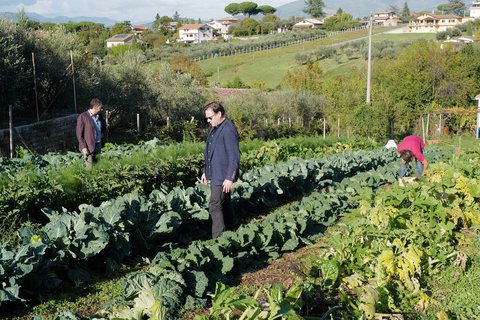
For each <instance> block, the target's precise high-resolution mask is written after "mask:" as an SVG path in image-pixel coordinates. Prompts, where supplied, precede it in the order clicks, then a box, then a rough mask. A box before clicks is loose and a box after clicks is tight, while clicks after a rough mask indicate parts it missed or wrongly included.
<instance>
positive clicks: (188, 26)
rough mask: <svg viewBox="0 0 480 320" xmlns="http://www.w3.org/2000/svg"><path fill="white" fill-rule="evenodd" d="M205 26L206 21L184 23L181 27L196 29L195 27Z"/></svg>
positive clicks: (183, 28)
mask: <svg viewBox="0 0 480 320" xmlns="http://www.w3.org/2000/svg"><path fill="white" fill-rule="evenodd" d="M203 26H205V24H204V23H195V24H184V25H183V26H181V27H180V28H179V29H180V30H195V29H200V28H201V27H203Z"/></svg>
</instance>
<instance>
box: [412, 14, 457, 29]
mask: <svg viewBox="0 0 480 320" xmlns="http://www.w3.org/2000/svg"><path fill="white" fill-rule="evenodd" d="M462 23H463V21H462V17H459V16H455V15H437V14H424V15H421V16H419V17H417V18H414V19H412V20H410V21H409V22H408V26H407V31H408V32H422V33H431V32H434V33H436V32H440V31H446V30H447V29H450V28H454V27H456V26H458V25H461V24H462Z"/></svg>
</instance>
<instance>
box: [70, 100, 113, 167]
mask: <svg viewBox="0 0 480 320" xmlns="http://www.w3.org/2000/svg"><path fill="white" fill-rule="evenodd" d="M102 107H103V104H102V101H100V100H99V99H96V98H94V99H92V100H91V101H90V108H89V109H88V110H87V111H85V112H83V113H81V114H80V115H79V116H78V118H77V140H78V149H79V150H80V151H81V152H82V154H83V158H84V160H85V166H86V168H87V169H91V168H92V165H93V163H94V162H95V161H96V155H97V154H99V153H100V152H101V150H102V134H103V133H104V132H105V130H106V126H105V123H104V122H103V119H102V117H101V114H100V112H101V111H102Z"/></svg>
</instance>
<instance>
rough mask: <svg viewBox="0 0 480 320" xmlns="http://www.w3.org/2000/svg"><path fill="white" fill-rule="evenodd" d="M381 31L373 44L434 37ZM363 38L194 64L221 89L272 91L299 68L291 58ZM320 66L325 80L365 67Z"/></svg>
mask: <svg viewBox="0 0 480 320" xmlns="http://www.w3.org/2000/svg"><path fill="white" fill-rule="evenodd" d="M383 31H385V29H381V28H379V29H377V30H374V33H375V34H374V38H373V40H374V42H376V41H383V40H386V39H389V40H393V41H408V40H415V39H419V38H424V39H432V38H434V37H435V35H434V34H403V33H391V34H385V33H383ZM367 36H368V30H360V31H355V32H349V33H344V34H339V35H336V36H333V37H330V38H327V39H321V40H318V41H313V42H310V43H304V44H298V45H293V46H289V47H284V48H277V49H272V50H266V51H260V52H254V53H247V54H241V55H236V56H232V57H221V58H216V59H210V60H205V61H201V62H199V63H198V64H199V66H200V68H201V69H202V71H203V72H205V73H206V74H207V75H208V81H209V82H210V83H214V82H219V83H220V85H221V86H225V85H226V84H227V82H228V81H232V80H233V79H235V78H236V77H239V78H240V79H241V80H242V81H243V82H244V83H246V84H252V83H253V82H254V81H261V82H263V83H265V85H266V86H267V88H269V89H275V88H277V87H278V85H279V84H280V83H281V81H282V79H283V78H284V76H285V75H286V73H287V71H288V70H290V69H292V68H296V67H298V66H299V65H298V63H297V62H296V61H295V55H297V54H298V53H299V52H309V51H313V50H315V49H316V48H317V47H319V46H325V45H332V44H338V43H342V42H347V41H352V40H357V39H362V38H363V39H366V38H367ZM321 63H322V68H323V69H324V71H325V73H326V75H327V76H331V75H336V74H341V73H344V72H346V71H348V69H349V68H351V67H352V66H353V65H356V64H364V65H366V64H365V62H364V61H361V60H350V61H346V62H344V61H341V62H340V63H337V62H336V61H335V60H333V59H326V60H323V61H322V62H321Z"/></svg>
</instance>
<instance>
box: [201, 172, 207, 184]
mask: <svg viewBox="0 0 480 320" xmlns="http://www.w3.org/2000/svg"><path fill="white" fill-rule="evenodd" d="M200 181H201V182H202V184H205V185H206V184H207V183H208V181H207V177H206V176H205V173H204V174H202V178H201V179H200Z"/></svg>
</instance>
